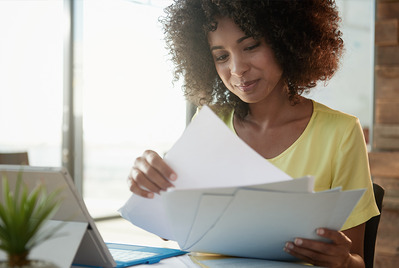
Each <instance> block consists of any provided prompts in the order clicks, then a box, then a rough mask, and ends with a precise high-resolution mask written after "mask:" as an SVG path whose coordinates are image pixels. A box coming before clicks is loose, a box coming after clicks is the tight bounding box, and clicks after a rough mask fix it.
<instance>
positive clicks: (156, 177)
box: [135, 158, 173, 191]
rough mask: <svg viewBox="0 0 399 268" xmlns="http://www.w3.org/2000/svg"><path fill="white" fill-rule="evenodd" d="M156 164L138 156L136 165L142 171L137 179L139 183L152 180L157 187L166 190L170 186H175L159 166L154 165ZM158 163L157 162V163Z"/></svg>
mask: <svg viewBox="0 0 399 268" xmlns="http://www.w3.org/2000/svg"><path fill="white" fill-rule="evenodd" d="M153 165H154V164H150V163H148V162H147V159H145V158H144V159H143V158H138V160H137V161H136V163H135V167H136V169H137V170H139V171H140V174H139V175H143V176H138V177H137V178H136V179H135V180H136V182H137V183H139V184H143V183H145V181H150V182H151V183H153V184H154V185H156V187H157V188H159V189H161V190H163V191H166V190H167V189H168V188H169V187H173V184H172V183H171V182H170V181H169V180H168V179H166V178H165V177H164V176H163V175H162V174H161V173H160V172H159V171H158V167H156V166H153ZM155 165H156V164H155ZM138 180H140V181H138Z"/></svg>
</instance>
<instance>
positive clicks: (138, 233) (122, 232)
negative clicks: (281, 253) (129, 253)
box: [96, 218, 315, 268]
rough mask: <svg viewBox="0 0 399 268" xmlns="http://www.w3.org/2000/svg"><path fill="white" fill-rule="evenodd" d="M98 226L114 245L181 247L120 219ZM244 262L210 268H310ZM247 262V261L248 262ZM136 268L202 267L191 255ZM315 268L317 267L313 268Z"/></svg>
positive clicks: (105, 239) (289, 264)
mask: <svg viewBox="0 0 399 268" xmlns="http://www.w3.org/2000/svg"><path fill="white" fill-rule="evenodd" d="M96 226H97V228H98V230H99V232H100V233H101V235H102V237H103V239H104V241H106V242H114V243H122V244H133V245H143V246H152V247H166V248H176V249H179V246H178V244H177V243H176V242H174V241H164V240H162V239H161V238H159V237H158V236H156V235H154V234H152V233H149V232H147V231H145V230H143V229H141V228H138V227H136V226H134V225H133V224H131V223H130V222H128V221H127V220H125V219H122V218H118V219H114V220H106V221H100V222H96ZM240 260H243V263H240V264H233V263H232V264H229V265H227V266H226V265H218V264H216V263H215V266H211V267H210V268H220V267H240V268H241V267H253V268H255V267H257V268H259V267H262V268H266V267H273V268H277V267H281V268H287V267H297V268H300V267H302V268H304V267H309V266H305V265H301V264H294V263H275V262H270V263H267V262H266V261H264V262H262V260H250V259H240ZM246 260H247V261H246ZM132 267H133V266H132ZM134 267H138V268H149V267H153V268H158V267H161V268H169V267H170V268H172V267H173V268H199V267H202V266H200V265H198V264H195V263H194V262H193V261H192V260H191V258H190V256H189V255H187V254H186V255H183V256H179V257H173V258H169V259H163V260H162V261H161V262H159V263H155V264H146V265H145V264H142V265H136V266H134ZM313 267H315V266H313Z"/></svg>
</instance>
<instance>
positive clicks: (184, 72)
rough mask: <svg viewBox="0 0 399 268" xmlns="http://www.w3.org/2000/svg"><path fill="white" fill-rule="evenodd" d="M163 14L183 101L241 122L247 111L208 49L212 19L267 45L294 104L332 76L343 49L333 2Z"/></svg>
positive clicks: (288, 1) (227, 2)
mask: <svg viewBox="0 0 399 268" xmlns="http://www.w3.org/2000/svg"><path fill="white" fill-rule="evenodd" d="M165 12H166V15H165V17H163V18H161V22H162V23H163V27H164V32H165V41H166V45H167V47H168V48H169V50H170V55H171V60H172V61H173V63H174V64H175V70H174V79H175V80H178V79H179V78H180V77H183V78H184V83H183V90H184V93H185V95H186V97H187V99H188V100H189V101H191V102H193V103H194V104H195V105H204V104H207V105H214V106H216V107H222V108H223V107H225V108H234V109H235V110H236V113H237V114H238V115H240V116H242V117H243V116H245V115H246V114H247V113H248V105H247V104H245V103H244V102H243V101H241V100H240V99H239V98H238V97H236V96H235V95H234V94H232V93H230V91H229V90H228V89H227V88H226V87H225V85H224V84H223V82H222V80H221V79H220V78H219V76H218V74H217V72H216V68H215V65H214V61H213V58H212V55H211V52H210V49H209V44H208V40H207V34H208V33H209V32H210V31H214V30H216V28H217V23H216V21H215V18H216V17H218V16H223V17H228V18H230V19H232V20H233V21H234V22H235V23H236V24H237V25H238V26H239V27H240V28H241V29H242V30H243V32H244V33H245V34H246V35H248V36H252V37H254V38H255V39H260V38H264V39H265V41H266V42H267V43H268V44H269V46H270V47H271V48H272V50H273V51H274V53H275V56H276V59H277V61H278V62H279V64H280V66H281V67H282V69H283V79H284V80H285V83H286V85H287V87H286V88H287V95H288V97H289V99H290V100H291V101H292V103H293V104H295V103H296V102H297V100H298V99H299V98H298V96H299V95H301V94H302V93H303V92H305V91H308V90H309V89H311V88H313V87H315V86H316V84H317V82H318V81H327V80H329V79H330V78H331V77H332V76H333V75H334V73H335V72H336V71H337V69H338V67H339V60H340V58H341V56H342V53H343V49H344V45H343V41H342V38H341V36H342V33H341V31H340V30H339V24H340V21H341V20H340V17H339V14H338V10H337V7H336V4H335V1H334V0H175V1H174V3H173V4H172V5H171V6H169V7H167V8H166V9H165Z"/></svg>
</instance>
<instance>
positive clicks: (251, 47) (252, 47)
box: [244, 43, 260, 50]
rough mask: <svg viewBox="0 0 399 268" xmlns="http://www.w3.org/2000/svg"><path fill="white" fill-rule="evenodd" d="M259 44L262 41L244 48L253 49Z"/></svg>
mask: <svg viewBox="0 0 399 268" xmlns="http://www.w3.org/2000/svg"><path fill="white" fill-rule="evenodd" d="M259 45H260V43H256V44H255V45H253V46H249V47H246V48H245V49H244V50H252V49H255V48H257V47H258V46H259Z"/></svg>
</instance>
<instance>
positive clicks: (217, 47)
mask: <svg viewBox="0 0 399 268" xmlns="http://www.w3.org/2000/svg"><path fill="white" fill-rule="evenodd" d="M250 37H251V36H249V35H246V36H243V37H241V38H239V39H238V40H237V41H236V43H237V44H239V43H241V42H242V41H244V40H245V39H248V38H250ZM217 49H223V46H212V47H211V51H214V50H217Z"/></svg>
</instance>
